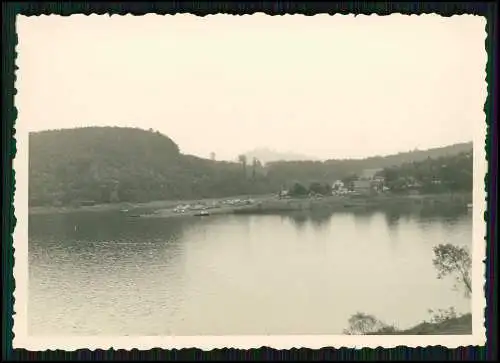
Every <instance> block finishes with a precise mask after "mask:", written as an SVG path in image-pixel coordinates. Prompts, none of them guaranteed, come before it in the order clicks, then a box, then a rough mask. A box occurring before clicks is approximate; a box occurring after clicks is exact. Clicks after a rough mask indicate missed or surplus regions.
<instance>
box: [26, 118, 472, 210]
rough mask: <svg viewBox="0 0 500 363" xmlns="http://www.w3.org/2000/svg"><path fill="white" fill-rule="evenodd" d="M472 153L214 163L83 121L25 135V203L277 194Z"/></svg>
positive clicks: (148, 134)
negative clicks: (294, 185) (293, 187)
mask: <svg viewBox="0 0 500 363" xmlns="http://www.w3.org/2000/svg"><path fill="white" fill-rule="evenodd" d="M471 151H472V143H463V144H456V145H451V146H446V147H442V148H436V149H431V150H423V151H412V152H407V153H399V154H396V155H390V156H384V157H382V156H377V157H371V158H366V159H353V160H327V161H324V162H323V161H310V160H309V161H274V162H269V163H267V164H266V165H260V164H259V163H252V160H247V162H246V163H242V162H236V161H234V162H227V161H213V160H209V159H203V158H199V157H196V156H192V155H186V154H183V153H181V152H180V151H179V147H178V145H177V144H176V143H175V141H173V140H172V139H170V138H169V137H167V136H165V135H163V134H161V133H159V132H154V131H153V130H150V131H146V130H142V129H138V128H125V127H84V128H78V129H62V130H51V131H41V132H35V133H30V142H29V163H30V166H29V184H30V188H29V202H30V206H35V205H52V204H58V205H60V204H63V205H66V204H71V203H73V202H75V201H76V202H77V201H82V200H86V201H89V200H91V201H95V202H98V203H109V202H116V201H127V202H147V201H153V200H172V199H174V200H179V199H197V198H212V197H213V198H217V197H226V196H235V195H243V194H266V193H275V192H277V191H278V190H280V188H282V187H283V186H287V185H290V184H292V183H295V182H300V183H304V184H306V185H307V184H308V183H311V182H322V183H332V182H333V181H335V180H337V179H342V178H345V177H348V176H350V175H352V174H358V173H361V172H363V170H365V169H372V168H387V167H392V166H398V165H402V164H404V163H412V162H418V161H422V160H426V159H428V158H439V157H443V156H451V157H453V155H458V154H461V153H464V152H471Z"/></svg>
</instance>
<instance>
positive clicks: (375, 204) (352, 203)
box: [29, 193, 472, 217]
mask: <svg viewBox="0 0 500 363" xmlns="http://www.w3.org/2000/svg"><path fill="white" fill-rule="evenodd" d="M249 197H250V198H252V199H253V201H254V202H253V203H252V204H251V205H244V206H227V205H220V206H219V207H216V208H211V209H210V210H209V212H210V214H232V213H234V214H275V213H286V212H300V211H304V212H307V211H320V212H323V211H324V212H335V211H344V210H345V211H347V210H360V209H362V210H377V209H382V210H388V209H389V210H390V209H391V208H395V209H398V210H401V209H405V208H409V209H415V208H426V207H433V206H440V205H441V206H450V207H453V206H455V207H460V208H466V207H467V204H468V203H471V201H472V195H471V194H470V193H467V194H434V195H416V196H415V195H413V196H412V195H378V196H329V197H323V198H320V199H318V198H308V197H304V198H289V199H278V198H277V197H276V196H274V195H261V196H248V195H246V196H239V197H233V198H231V199H235V198H239V199H246V198H249ZM224 199H228V198H218V199H214V198H211V199H203V200H192V201H185V200H183V201H181V200H177V201H154V202H148V203H116V204H101V205H92V206H80V207H31V208H30V209H29V212H30V214H45V213H70V212H78V211H85V212H92V211H101V212H102V211H119V210H127V211H128V213H130V214H133V215H135V216H139V215H140V216H147V217H173V216H176V215H179V214H178V213H175V212H174V211H173V209H174V208H175V207H176V206H177V205H179V204H197V203H200V202H201V203H207V204H210V203H212V202H221V201H222V200H224ZM195 213H196V212H195V211H187V212H185V213H183V214H181V215H194V214H195Z"/></svg>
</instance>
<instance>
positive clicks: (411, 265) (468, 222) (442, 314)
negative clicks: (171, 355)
mask: <svg viewBox="0 0 500 363" xmlns="http://www.w3.org/2000/svg"><path fill="white" fill-rule="evenodd" d="M485 25H486V19H485V18H482V17H479V16H472V15H460V16H452V17H443V16H440V15H437V14H426V15H419V16H416V15H412V16H409V15H402V14H392V15H387V16H378V15H359V16H354V15H327V14H325V15H316V16H303V15H286V16H270V15H266V14H263V13H256V14H253V15H246V16H232V15H226V14H217V15H210V16H205V17H201V16H195V15H192V14H177V15H165V16H163V15H156V14H148V15H144V16H132V15H126V16H120V15H112V16H109V15H96V14H94V15H90V16H86V15H71V16H58V15H46V16H30V17H28V16H18V17H17V21H16V31H17V34H18V35H17V36H18V44H17V47H16V52H17V57H16V67H17V71H16V90H17V94H16V96H15V106H16V109H17V112H18V117H17V120H16V123H15V128H16V135H15V137H16V140H17V154H16V158H15V159H14V162H13V168H14V170H15V172H16V191H15V197H14V204H15V214H16V218H17V224H16V229H15V231H14V234H13V236H14V247H15V266H14V276H15V279H16V289H15V305H14V307H15V311H16V314H15V315H14V332H15V337H14V345H15V346H17V347H26V348H31V349H35V348H36V349H40V350H43V349H48V348H51V347H52V348H51V349H53V348H54V347H57V348H58V349H59V348H61V347H71V348H72V349H76V348H82V347H83V348H103V349H107V348H109V347H111V346H113V347H115V348H126V349H131V348H134V347H137V346H138V345H140V344H144V346H145V347H149V348H153V347H173V346H175V347H182V346H186V347H187V346H189V347H192V346H205V347H215V346H218V347H231V346H241V347H260V346H263V345H267V346H280V347H281V346H282V347H313V346H315V345H318V346H319V347H321V346H335V347H342V346H345V347H358V348H359V347H363V346H366V347H369V346H374V347H377V346H383V347H392V346H397V345H407V346H411V345H412V346H427V345H442V346H448V347H455V346H462V345H481V344H484V342H485V328H484V319H485V317H484V307H485V306H486V301H485V292H484V284H485V278H484V274H485V266H484V263H483V261H484V259H485V248H486V241H485V235H486V223H485V221H484V211H485V208H486V202H485V198H486V193H485V190H484V189H485V184H484V178H485V175H486V174H485V173H486V170H487V162H486V155H485V148H484V145H485V137H486V136H485V135H486V116H485V112H484V104H485V101H486V97H487V83H486V62H487V53H486V50H485V39H486V31H485ZM141 342H142V343H141ZM149 348H148V349H149ZM61 349H62V348H61Z"/></svg>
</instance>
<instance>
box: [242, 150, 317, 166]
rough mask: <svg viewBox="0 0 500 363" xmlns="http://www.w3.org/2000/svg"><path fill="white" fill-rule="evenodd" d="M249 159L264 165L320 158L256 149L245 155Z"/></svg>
mask: <svg viewBox="0 0 500 363" xmlns="http://www.w3.org/2000/svg"><path fill="white" fill-rule="evenodd" d="M243 155H245V156H246V157H247V159H248V160H253V158H256V159H257V160H259V161H260V162H261V163H263V164H267V163H270V162H275V161H305V160H311V161H317V160H318V158H315V157H312V156H308V155H302V154H297V153H291V152H279V151H276V150H272V149H270V148H256V149H253V150H251V151H247V152H246V153H244V154H243Z"/></svg>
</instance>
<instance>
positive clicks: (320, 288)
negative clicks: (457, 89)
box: [28, 212, 472, 335]
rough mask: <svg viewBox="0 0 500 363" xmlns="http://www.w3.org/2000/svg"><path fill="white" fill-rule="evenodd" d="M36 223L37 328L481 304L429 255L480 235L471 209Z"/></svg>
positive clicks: (416, 315)
mask: <svg viewBox="0 0 500 363" xmlns="http://www.w3.org/2000/svg"><path fill="white" fill-rule="evenodd" d="M75 226H76V228H75ZM29 233H30V241H29V260H30V271H29V279H30V280H29V307H28V309H29V329H30V333H31V334H41V335H60V334H64V335H68V334H72V335H96V334H102V335H170V334H174V335H231V334H236V335H244V334H257V335H262V334H340V333H341V332H342V330H343V329H344V328H346V327H347V325H348V323H347V320H348V319H349V317H350V315H351V314H354V313H356V312H357V311H361V312H366V313H370V314H374V315H375V316H377V317H378V318H380V319H382V320H384V321H386V322H387V323H394V324H396V325H397V326H399V327H400V328H405V327H409V326H411V325H415V324H416V323H419V322H421V321H422V319H425V318H428V317H429V315H428V312H427V309H429V308H433V309H437V308H447V307H449V306H455V307H456V309H457V310H458V311H464V312H465V311H469V310H470V308H469V301H468V300H466V299H465V298H463V295H462V294H461V293H460V292H457V291H454V290H453V289H452V285H453V283H452V281H450V280H444V281H443V280H438V279H436V271H435V270H434V268H433V266H432V257H433V254H432V247H433V246H434V245H436V244H439V243H454V244H459V245H467V246H470V245H471V239H472V219H471V215H470V214H469V215H468V214H467V213H465V214H461V213H452V214H450V213H447V214H443V213H431V214H422V213H419V214H414V215H411V214H410V215H400V214H398V213H392V214H387V213H380V212H376V213H368V212H365V213H340V214H339V213H337V214H333V215H313V216H299V215H295V216H290V215H289V216H276V215H273V216H269V215H266V216H213V217H204V218H196V217H191V218H187V219H139V218H126V217H124V216H122V215H120V214H118V213H109V212H108V213H87V214H67V215H44V216H30V231H29Z"/></svg>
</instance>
